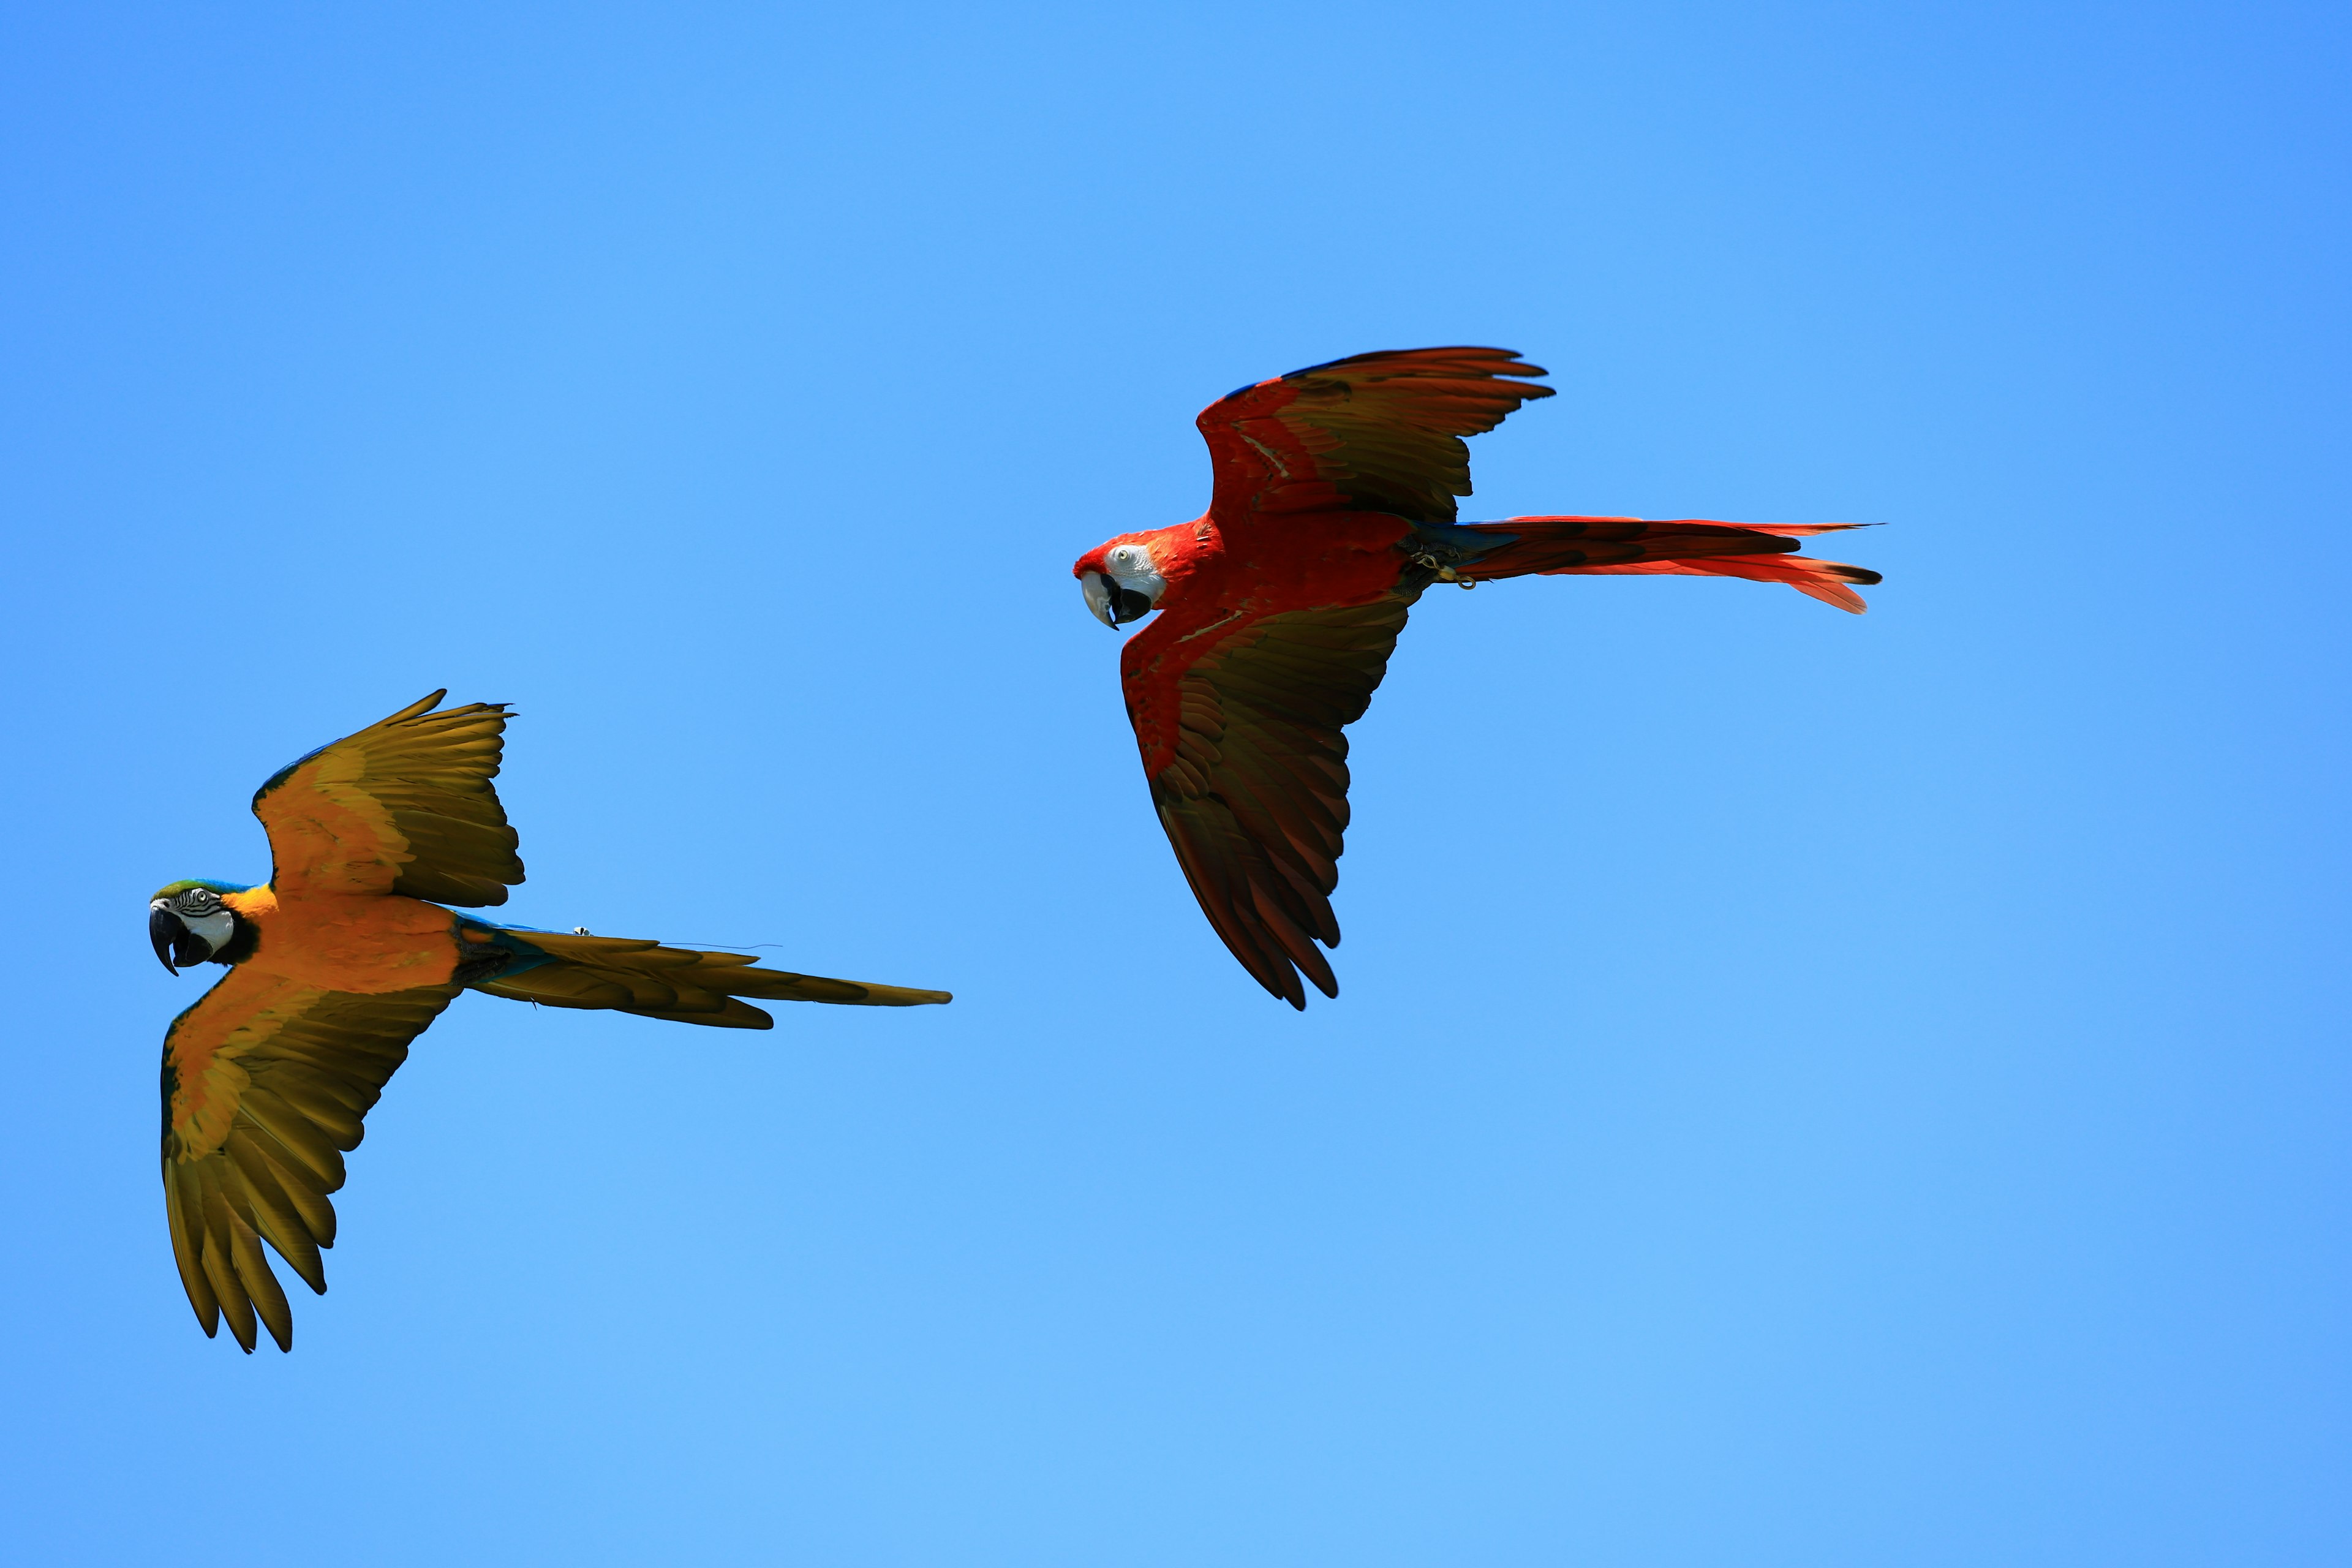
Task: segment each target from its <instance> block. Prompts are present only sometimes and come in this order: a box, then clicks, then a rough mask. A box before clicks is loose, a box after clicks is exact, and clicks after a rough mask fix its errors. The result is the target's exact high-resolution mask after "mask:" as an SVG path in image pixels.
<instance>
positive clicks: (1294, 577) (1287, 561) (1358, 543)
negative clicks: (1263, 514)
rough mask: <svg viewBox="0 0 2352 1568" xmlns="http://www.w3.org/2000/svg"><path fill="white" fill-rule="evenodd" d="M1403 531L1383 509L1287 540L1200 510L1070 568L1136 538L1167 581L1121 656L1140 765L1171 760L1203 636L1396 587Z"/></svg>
mask: <svg viewBox="0 0 2352 1568" xmlns="http://www.w3.org/2000/svg"><path fill="white" fill-rule="evenodd" d="M1411 531H1412V525H1411V524H1410V523H1408V522H1406V521H1404V520H1403V519H1402V518H1399V517H1393V516H1390V515H1388V514H1386V513H1381V512H1351V511H1331V512H1322V513H1318V515H1317V516H1316V517H1315V519H1314V522H1313V526H1312V527H1311V528H1306V527H1302V528H1299V529H1297V530H1296V531H1292V532H1291V533H1290V534H1289V536H1287V537H1286V536H1285V534H1284V532H1283V531H1279V530H1274V529H1266V528H1243V529H1235V530H1226V529H1220V528H1218V527H1217V526H1216V525H1215V523H1214V522H1213V521H1212V520H1211V519H1210V518H1209V517H1206V516H1203V517H1202V518H1199V519H1196V520H1195V521H1192V522H1187V523H1181V524H1179V525H1177V526H1176V527H1174V528H1161V529H1154V530H1152V531H1149V532H1145V533H1131V534H1125V535H1122V536H1121V537H1120V538H1118V539H1116V540H1112V541H1109V542H1107V543H1105V544H1104V545H1103V547H1102V549H1100V550H1097V551H1095V552H1090V553H1089V554H1088V556H1087V558H1086V559H1085V560H1083V561H1081V562H1080V563H1078V565H1077V567H1076V570H1077V571H1080V572H1084V571H1088V570H1099V569H1100V565H1099V563H1100V561H1101V558H1102V556H1103V554H1104V553H1105V552H1108V550H1109V549H1110V548H1111V546H1112V545H1116V544H1122V543H1137V544H1142V545H1144V546H1145V547H1147V548H1148V549H1150V552H1151V556H1152V563H1153V564H1154V565H1155V566H1157V567H1158V568H1159V571H1160V575H1161V576H1162V577H1165V578H1166V579H1167V580H1168V587H1167V590H1166V592H1164V593H1162V594H1161V595H1160V601H1159V603H1158V605H1155V606H1154V608H1156V609H1157V610H1158V611H1159V612H1160V614H1159V617H1158V618H1157V619H1156V620H1154V621H1153V622H1152V623H1151V624H1150V626H1145V627H1144V628H1143V629H1142V630H1141V631H1139V632H1138V633H1137V634H1136V635H1135V636H1134V637H1130V638H1129V639H1128V642H1127V645H1126V647H1124V648H1123V649H1122V650H1121V651H1120V656H1119V673H1120V675H1121V677H1122V678H1123V683H1124V687H1125V691H1126V696H1127V709H1128V716H1129V719H1131V720H1132V721H1134V724H1135V729H1136V735H1137V739H1138V741H1139V743H1140V744H1141V747H1142V752H1143V765H1144V769H1145V771H1146V772H1148V773H1157V772H1159V771H1160V769H1161V768H1164V767H1166V766H1167V765H1168V764H1169V763H1170V762H1171V761H1173V760H1174V758H1175V755H1176V735H1177V722H1176V716H1177V714H1178V712H1179V711H1180V710H1181V706H1182V697H1181V690H1180V686H1181V680H1182V678H1183V676H1184V673H1185V671H1186V670H1188V669H1190V668H1192V665H1193V663H1194V662H1195V661H1196V660H1197V659H1198V658H1200V656H1201V655H1202V653H1203V652H1205V651H1206V649H1205V648H1203V647H1201V646H1200V644H1201V641H1202V634H1204V633H1210V634H1213V633H1214V632H1216V631H1217V630H1219V629H1221V628H1223V627H1224V626H1229V625H1231V624H1233V623H1234V622H1235V621H1239V620H1256V619H1259V618H1262V617H1264V616H1273V615H1280V614H1282V613H1284V612H1285V611H1289V610H1303V609H1309V608H1315V607H1321V606H1334V605H1365V604H1370V603H1371V602H1372V601H1373V600H1375V599H1377V598H1380V597H1381V595H1385V594H1388V593H1390V592H1391V591H1392V590H1394V588H1395V587H1396V585H1397V579H1398V577H1399V575H1400V574H1402V572H1403V570H1404V567H1405V564H1406V558H1405V556H1404V554H1403V552H1401V551H1400V550H1399V549H1398V548H1397V546H1398V544H1399V542H1401V541H1402V540H1403V539H1404V537H1405V536H1406V535H1407V534H1408V533H1410V532H1411Z"/></svg>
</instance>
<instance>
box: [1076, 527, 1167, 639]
mask: <svg viewBox="0 0 2352 1568" xmlns="http://www.w3.org/2000/svg"><path fill="white" fill-rule="evenodd" d="M1078 587H1079V589H1080V590H1081V591H1082V592H1083V593H1084V594H1085V595H1086V596H1087V609H1088V610H1090V611H1092V612H1093V613H1094V617H1095V619H1097V620H1098V621H1100V622H1101V623H1102V624H1103V625H1105V626H1124V625H1126V624H1127V623H1128V622H1129V621H1139V620H1141V619H1142V618H1143V617H1144V616H1148V615H1150V613H1151V612H1152V611H1153V610H1154V609H1155V608H1157V607H1158V606H1159V603H1160V595H1162V594H1164V593H1166V592H1167V591H1168V579H1167V578H1165V577H1163V576H1161V575H1160V567H1159V564H1158V563H1156V562H1154V561H1153V560H1152V558H1151V551H1150V547H1149V546H1146V545H1142V544H1114V545H1112V546H1111V547H1110V548H1109V549H1108V550H1107V551H1105V552H1103V570H1101V571H1100V572H1084V573H1081V574H1079V575H1078Z"/></svg>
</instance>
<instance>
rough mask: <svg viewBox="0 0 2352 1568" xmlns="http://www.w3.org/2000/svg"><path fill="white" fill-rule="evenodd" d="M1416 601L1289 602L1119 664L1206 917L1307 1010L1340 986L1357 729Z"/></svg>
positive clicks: (1166, 820)
mask: <svg viewBox="0 0 2352 1568" xmlns="http://www.w3.org/2000/svg"><path fill="white" fill-rule="evenodd" d="M1410 607H1411V601H1410V600H1409V599H1408V598H1407V597H1405V596H1404V595H1384V596H1383V597H1381V598H1379V599H1376V600H1374V601H1372V602H1371V603H1370V604H1364V605H1348V606H1345V607H1340V608H1316V609H1306V610H1290V611H1286V612H1283V613H1280V614H1276V615H1270V616H1260V617H1257V618H1255V619H1253V620H1248V621H1236V622H1234V624H1232V625H1231V626H1229V627H1227V628H1225V629H1223V630H1222V632H1212V633H1210V634H1209V635H1207V636H1196V637H1192V638H1189V639H1186V640H1183V641H1181V642H1161V643H1160V647H1162V648H1164V649H1165V650H1166V651H1165V652H1164V653H1163V654H1161V655H1160V656H1159V657H1157V658H1155V657H1152V655H1151V653H1150V650H1149V649H1148V648H1139V645H1142V644H1144V642H1145V639H1144V638H1143V637H1137V638H1135V639H1134V640H1133V641H1130V642H1129V644H1128V648H1129V653H1130V654H1131V655H1135V656H1136V657H1134V658H1132V659H1131V660H1130V661H1129V667H1128V668H1127V669H1126V670H1125V671H1124V673H1125V676H1126V684H1127V692H1128V711H1129V716H1130V717H1131V718H1132V719H1133V720H1134V722H1135V731H1136V740H1137V742H1138V743H1139V745H1140V746H1141V748H1142V751H1143V767H1144V772H1145V773H1146V774H1147V775H1148V776H1149V777H1150V781H1151V800H1152V804H1153V805H1154V806H1156V807H1157V808H1158V809H1159V812H1160V826H1162V827H1164V828H1166V829H1167V832H1168V841H1169V842H1170V843H1171V844H1172V845H1173V846H1175V849H1176V859H1177V863H1178V864H1179V865H1181V866H1182V867H1183V868H1184V878H1185V880H1187V881H1189V882H1190V883H1192V894H1193V896H1194V897H1195V898H1197V899H1199V900H1201V909H1202V912H1203V913H1204V914H1206V915H1207V916H1208V917H1209V923H1210V924H1211V925H1213V926H1214V927H1215V928H1216V931H1217V934H1218V935H1219V936H1221V937H1223V939H1224V942H1225V945H1226V946H1227V947H1229V948H1231V949H1232V950H1233V953H1234V957H1235V958H1237V959H1239V960H1241V963H1242V967H1243V968H1244V969H1246V970H1248V971H1249V972H1250V973H1252V974H1253V975H1255V976H1256V978H1257V982H1258V984H1261V985H1263V986H1265V988H1266V989H1267V990H1268V991H1271V992H1272V993H1274V994H1276V996H1279V997H1281V998H1282V999H1283V1000H1284V1001H1286V1002H1288V1003H1289V1004H1290V1005H1292V1006H1294V1007H1298V1008H1304V1007H1305V1006H1306V1005H1307V994H1306V991H1305V989H1304V988H1303V987H1302V986H1301V985H1300V984H1299V976H1300V974H1302V973H1303V974H1305V975H1306V977H1307V979H1309V980H1311V981H1313V982H1314V983H1315V985H1316V988H1317V989H1318V990H1320V991H1321V992H1322V993H1323V994H1325V995H1326V996H1337V995H1338V994H1339V982H1338V981H1337V980H1335V979H1334V978H1333V977H1332V974H1331V965H1330V963H1328V961H1327V960H1326V959H1325V958H1324V956H1323V954H1322V952H1320V951H1319V950H1318V948H1317V947H1316V945H1315V944H1316V943H1317V942H1321V943H1323V945H1324V946H1326V947H1337V946H1338V945H1339V921H1338V920H1337V919H1336V918H1335V917H1334V916H1333V915H1332V913H1331V897H1330V895H1331V889H1333V888H1335V887H1337V886H1338V885H1339V868H1338V866H1337V864H1336V862H1337V861H1338V860H1339V853H1340V847H1341V837H1342V835H1343V834H1344V833H1345V832H1346V830H1347V826H1348V740H1347V737H1346V736H1345V735H1344V734H1342V733H1341V732H1340V731H1341V730H1342V729H1343V728H1344V727H1345V726H1347V725H1349V724H1352V723H1354V722H1355V721H1356V720H1357V719H1359V718H1360V717H1361V716H1362V715H1363V711H1364V709H1365V706H1366V705H1367V704H1369V703H1370V701H1371V697H1372V692H1373V690H1374V689H1375V688H1377V687H1378V686H1379V685H1380V683H1381V677H1382V676H1383V675H1385V674H1386V673H1387V672H1388V662H1389V654H1390V653H1391V651H1392V650H1393V649H1394V648H1395V647H1396V639H1397V635H1398V634H1399V633H1400V632H1402V631H1403V630H1404V623H1405V615H1406V612H1407V611H1408V609H1409V608H1410Z"/></svg>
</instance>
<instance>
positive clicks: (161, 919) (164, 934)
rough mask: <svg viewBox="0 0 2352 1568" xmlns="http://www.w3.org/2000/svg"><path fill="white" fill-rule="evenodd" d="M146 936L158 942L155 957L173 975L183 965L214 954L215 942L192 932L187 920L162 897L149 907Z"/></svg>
mask: <svg viewBox="0 0 2352 1568" xmlns="http://www.w3.org/2000/svg"><path fill="white" fill-rule="evenodd" d="M147 937H148V940H149V941H151V942H153V943H154V944H155V956H156V957H158V958H160V959H162V960H163V967H164V968H166V969H168V970H170V971H171V972H172V973H174V974H177V973H180V968H181V966H182V965H183V964H196V963H203V962H204V961H205V960H206V959H208V958H210V957H211V956H212V955H213V948H212V943H210V942H206V941H205V939H204V938H202V937H200V936H198V935H197V934H196V933H195V932H194V931H190V930H189V929H188V922H187V921H184V920H182V919H181V918H180V917H179V916H178V915H176V914H174V913H173V912H172V910H171V909H170V908H169V907H168V906H166V905H165V904H164V903H163V900H160V899H159V900H156V901H155V902H154V903H152V904H150V905H148V906H147Z"/></svg>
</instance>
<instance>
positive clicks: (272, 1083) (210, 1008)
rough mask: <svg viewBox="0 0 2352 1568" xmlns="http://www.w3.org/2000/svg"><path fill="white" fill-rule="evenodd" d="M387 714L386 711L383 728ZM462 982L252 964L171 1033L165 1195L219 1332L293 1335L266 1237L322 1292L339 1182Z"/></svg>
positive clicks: (187, 1267)
mask: <svg viewBox="0 0 2352 1568" xmlns="http://www.w3.org/2000/svg"><path fill="white" fill-rule="evenodd" d="M380 727H381V726H379V728H380ZM456 994H457V987H456V986H454V985H433V986H424V987H420V988H418V989H416V990H413V991H391V992H386V993H384V994H381V995H375V996H362V995H356V994H352V993H350V992H345V991H321V990H319V989H317V988H316V987H314V986H309V985H301V984H296V983H295V982H293V981H291V980H285V979H281V978H279V977H278V976H277V975H273V974H264V973H260V972H259V971H257V970H255V969H253V968H250V967H249V966H247V965H243V964H240V965H238V966H236V968H233V969H231V970H230V971H229V972H228V974H227V976H226V978H225V979H223V980H222V981H221V983H220V984H217V985H215V986H214V987H213V988H212V989H211V990H210V991H207V992H206V993H205V994H204V997H203V999H202V1000H200V1001H199V1002H197V1004H196V1005H194V1006H193V1007H191V1008H189V1009H188V1010H187V1011H186V1012H184V1013H183V1014H181V1015H180V1016H178V1017H177V1018H175V1019H173V1022H172V1027H171V1028H170V1030H169V1031H167V1032H166V1033H165V1035H164V1036H163V1206H164V1209H165V1211H166V1212H167V1213H168V1214H169V1215H170V1216H171V1222H172V1253H173V1257H174V1258H177V1259H178V1260H179V1264H180V1283H181V1284H182V1285H183V1286H184V1287H185V1288H186V1289H187V1292H188V1304H189V1305H190V1306H192V1307H194V1309H195V1310H196V1321H198V1322H199V1323H202V1324H203V1325H204V1328H205V1333H206V1334H213V1333H216V1332H218V1331H219V1322H220V1319H221V1318H222V1317H223V1316H226V1318H227V1319H228V1327H229V1332H231V1333H232V1334H235V1335H236V1342H237V1343H238V1344H240V1345H242V1346H244V1347H245V1349H246V1350H247V1352H248V1353H249V1352H251V1351H252V1349H253V1345H254V1321H255V1319H256V1318H258V1319H259V1320H260V1321H261V1322H262V1323H263V1324H264V1325H265V1326H267V1327H268V1330H269V1334H270V1337H271V1338H272V1339H274V1340H276V1341H277V1342H278V1349H279V1350H290V1349H292V1348H293V1344H294V1318H293V1313H292V1311H291V1310H289V1308H288V1307H287V1305H286V1292H285V1291H284V1290H282V1289H279V1288H278V1277H277V1276H276V1275H275V1274H274V1273H272V1272H271V1271H270V1268H269V1263H268V1259H267V1258H265V1257H264V1255H263V1253H262V1250H261V1244H262V1243H263V1242H264V1241H267V1242H268V1243H269V1245H270V1246H272V1247H276V1248H277V1249H278V1256H279V1257H281V1258H285V1259H286V1261H287V1262H288V1263H289V1265H291V1266H292V1267H293V1269H294V1272H295V1273H297V1274H299V1275H300V1276H301V1277H302V1280H303V1283H305V1284H307V1285H309V1286H310V1289H313V1290H315V1291H318V1292H320V1293H321V1294H324V1293H325V1291H326V1289H327V1276H326V1272H325V1270H324V1269H323V1268H321V1267H320V1262H319V1249H320V1247H332V1246H333V1245H334V1244H335V1211H334V1207H333V1205H331V1204H329V1203H328V1202H327V1194H329V1193H331V1192H333V1191H335V1190H336V1189H337V1188H339V1187H341V1185H342V1184H343V1154H344V1152H347V1151H349V1150H352V1149H356V1148H357V1147H359V1142H360V1135H361V1130H360V1119H361V1118H362V1117H363V1116H365V1115H366V1114H367V1113H368V1110H369V1109H370V1108H371V1107H372V1106H373V1105H374V1104H375V1102H376V1097H377V1096H378V1095H380V1094H382V1093H383V1086H384V1083H385V1081H386V1080H387V1079H390V1078H391V1077H392V1075H393V1073H394V1071H395V1070H397V1069H398V1068H399V1067H400V1064H401V1063H402V1062H403V1061H405V1060H406V1059H407V1058H408V1042H409V1041H411V1040H413V1039H415V1037H417V1036H418V1035H420V1034H422V1033H423V1032H424V1030H425V1026H426V1025H428V1024H430V1023H432V1022H433V1020H434V1019H435V1018H436V1017H437V1016H439V1015H440V1012H441V1009H442V1008H444V1007H446V1006H447V1005H449V999H450V998H451V997H453V996H455V995H456Z"/></svg>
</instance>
